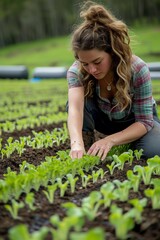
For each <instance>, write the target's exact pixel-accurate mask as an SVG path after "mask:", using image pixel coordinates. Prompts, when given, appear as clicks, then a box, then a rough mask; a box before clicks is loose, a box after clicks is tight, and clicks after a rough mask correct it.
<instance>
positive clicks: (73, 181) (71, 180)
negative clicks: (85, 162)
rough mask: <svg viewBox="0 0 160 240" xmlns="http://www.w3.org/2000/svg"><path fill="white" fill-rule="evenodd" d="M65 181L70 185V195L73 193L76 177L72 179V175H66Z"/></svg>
mask: <svg viewBox="0 0 160 240" xmlns="http://www.w3.org/2000/svg"><path fill="white" fill-rule="evenodd" d="M67 179H68V181H69V183H70V186H71V193H74V192H75V187H76V182H77V181H78V177H75V178H74V177H73V175H72V174H71V173H68V174H67Z"/></svg>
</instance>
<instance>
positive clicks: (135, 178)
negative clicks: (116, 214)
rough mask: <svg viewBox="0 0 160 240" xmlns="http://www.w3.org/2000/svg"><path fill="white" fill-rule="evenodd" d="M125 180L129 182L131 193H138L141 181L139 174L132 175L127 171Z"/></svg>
mask: <svg viewBox="0 0 160 240" xmlns="http://www.w3.org/2000/svg"><path fill="white" fill-rule="evenodd" d="M127 178H128V180H129V181H130V183H131V185H132V187H133V191H134V192H138V188H139V184H140V180H141V175H140V174H134V173H133V171H132V170H128V171H127Z"/></svg>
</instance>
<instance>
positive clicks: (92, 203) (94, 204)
mask: <svg viewBox="0 0 160 240" xmlns="http://www.w3.org/2000/svg"><path fill="white" fill-rule="evenodd" d="M101 197H102V195H101V193H100V192H98V191H93V192H91V193H90V195H89V196H88V197H85V198H83V200H82V209H83V212H84V213H85V215H86V217H87V218H88V219H89V220H91V221H92V220H93V219H94V218H95V217H96V216H97V212H98V209H99V207H100V206H101V205H102V204H103V203H104V200H102V199H101Z"/></svg>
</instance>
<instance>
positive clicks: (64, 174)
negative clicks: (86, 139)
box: [0, 79, 160, 240]
mask: <svg viewBox="0 0 160 240" xmlns="http://www.w3.org/2000/svg"><path fill="white" fill-rule="evenodd" d="M154 84H155V86H156V87H155V88H157V82H156V81H155V83H154ZM1 86H2V88H3V92H1V106H0V109H1V110H0V111H1V123H0V126H1V168H0V178H1V179H2V180H1V182H0V189H1V192H0V201H1V203H0V212H1V215H0V223H1V227H0V236H1V238H2V239H25V237H23V238H22V236H23V234H24V236H25V234H28V238H26V239H47V240H49V239H55V240H63V239H79V238H78V237H77V235H76V233H77V232H78V233H79V232H80V233H81V234H82V232H86V234H88V236H89V235H90V234H91V233H90V232H89V233H88V231H91V229H92V230H93V233H92V234H93V236H95V238H87V237H86V238H85V236H83V235H82V238H80V239H110V240H112V239H113V240H114V239H119V238H118V237H117V236H116V233H115V227H114V226H113V225H112V224H111V220H109V216H110V215H111V205H113V204H116V206H117V207H119V209H122V210H123V213H122V215H123V216H125V215H124V214H125V213H126V212H129V211H130V209H133V205H132V204H131V203H129V200H130V199H133V198H137V199H139V201H140V200H142V199H147V203H145V205H144V206H143V205H139V207H138V208H139V209H141V211H140V216H141V217H140V220H136V218H135V217H132V218H131V219H132V224H131V225H132V227H131V229H130V228H129V229H130V230H129V229H128V230H127V231H126V236H127V239H139V240H142V239H145V240H146V239H148V240H149V239H154V240H155V239H157V240H158V239H159V236H160V224H159V223H160V221H159V220H160V210H159V208H158V209H153V205H152V201H151V198H149V197H146V195H145V189H147V188H150V187H151V184H150V183H151V182H150V181H151V180H149V182H148V183H147V184H146V183H144V180H143V178H142V177H141V178H140V181H139V186H138V191H137V192H135V191H134V190H133V186H132V187H130V188H129V189H128V190H127V189H125V191H128V196H127V197H125V198H124V199H123V198H122V199H119V198H118V197H116V199H114V198H113V200H111V203H108V205H106V206H105V204H104V202H103V201H101V202H100V199H101V200H102V199H103V198H104V195H103V194H102V192H103V191H102V190H100V189H102V187H101V186H102V185H104V184H105V183H107V182H112V183H113V182H114V180H119V181H121V182H123V181H126V180H127V181H131V180H129V177H128V175H127V172H128V170H129V169H130V170H133V169H134V167H135V166H136V165H139V166H147V165H148V164H147V162H146V161H145V160H143V159H140V160H137V159H136V157H135V156H134V159H133V161H132V162H130V161H129V155H128V158H127V160H126V162H125V163H124V167H123V168H118V167H115V170H114V173H113V174H111V172H110V170H109V168H108V165H111V160H110V159H107V160H106V161H105V162H103V163H102V162H100V161H99V160H98V159H97V158H95V159H90V158H89V157H86V158H85V157H84V159H82V160H78V162H81V165H80V166H78V162H76V161H75V162H74V161H73V162H72V161H71V159H70V158H68V151H69V140H68V133H67V130H66V126H65V124H66V119H67V115H66V112H65V102H66V100H67V83H66V80H63V79H62V80H54V81H52V80H46V81H41V82H38V83H37V82H36V83H31V82H25V81H13V82H12V84H11V82H10V81H1ZM156 96H157V99H158V95H156ZM29 136H30V137H29ZM121 152H123V151H122V149H117V150H115V152H114V151H113V152H112V153H111V155H112V154H115V155H116V156H118V155H119V154H120V153H121ZM133 155H134V154H133ZM112 160H113V159H112ZM57 162H58V165H59V166H61V167H60V169H59V170H58V169H57V170H56V167H57ZM112 162H113V161H112ZM67 168H68V169H67ZM42 169H43V171H42ZM100 169H101V172H100ZM96 173H97V174H98V173H99V174H98V175H97V174H96ZM68 174H71V176H72V178H73V179H76V180H75V187H74V189H73V188H71V186H72V185H71V183H70V182H69V180H68V179H69V178H68ZM96 175H97V177H96ZM96 178H97V179H96ZM152 178H159V175H158V171H157V172H156V173H152ZM58 179H61V180H62V183H61V184H60V183H58V181H60V180H58ZM66 182H67V187H66V189H65V188H64V187H65V183H66ZM57 184H58V185H57ZM54 185H56V190H55V192H54V191H53V190H51V189H50V187H51V186H54ZM60 186H61V187H62V188H61V187H60ZM63 188H64V189H65V190H64V193H63V191H62V189H63ZM114 188H116V182H115V183H114ZM123 188H124V187H123ZM49 189H50V190H49ZM117 189H118V185H117ZM95 191H96V192H95ZM106 191H107V190H106ZM109 191H112V190H111V189H110V190H109ZM121 191H122V190H121ZM46 192H48V194H47V193H46ZM31 193H32V194H33V195H31ZM49 193H50V194H49ZM91 193H92V194H95V193H96V194H97V195H95V196H94V197H93V199H94V200H91V199H90V200H89V199H88V201H89V202H88V203H85V202H86V201H85V200H84V199H86V197H89V196H91ZM110 194H111V193H110ZM27 196H28V198H27ZM27 199H30V200H27ZM143 201H146V200H143ZM158 201H159V200H158ZM67 202H72V203H74V204H75V206H76V207H77V209H76V208H75V206H74V208H73V209H72V211H71V207H68V208H67V207H65V206H64V205H63V204H64V203H67ZM97 202H99V204H97ZM17 203H18V206H19V207H17V205H16V204H17ZM6 205H8V206H11V207H10V208H8V207H6ZM21 205H22V206H21ZM72 207H73V206H72ZM78 207H79V208H78ZM80 207H81V208H80ZM83 208H84V209H83ZM9 209H10V210H9ZM67 209H68V210H67ZM69 209H70V211H69ZM80 209H83V211H82V210H81V211H80ZM82 213H83V214H82ZM76 214H77V215H76ZM57 215H58V216H59V218H60V219H61V221H59V220H57V219H58V218H57V217H55V216H57ZM72 215H73V216H72ZM53 216H54V217H53ZM121 218H122V216H121V217H120V219H121ZM69 219H70V220H69ZM133 219H134V221H133ZM116 221H118V220H116ZM121 221H122V220H121ZM124 221H126V220H124ZM128 221H131V220H128ZM21 224H23V225H21ZM125 224H126V223H123V225H125ZM128 224H129V223H128ZM16 226H18V227H17V229H15V228H14V227H16ZM20 226H21V228H20ZM24 226H26V228H25V227H24ZM44 227H47V228H46V229H45V228H44ZM97 227H99V228H98V229H97ZM23 228H25V230H24V229H23ZM35 231H38V232H37V234H39V235H42V236H41V237H40V236H39V237H38V238H34V236H33V233H34V234H35ZM94 231H95V232H94ZM45 233H46V236H45ZM73 233H74V234H75V236H74V234H73ZM80 233H79V236H80V235H81V234H80ZM127 233H128V234H127ZM29 234H32V235H29ZM43 234H44V236H45V237H44V238H43ZM92 234H91V236H92ZM96 234H97V235H96ZM96 236H97V237H96ZM120 239H125V238H120Z"/></svg>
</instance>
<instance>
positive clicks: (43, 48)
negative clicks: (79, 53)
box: [0, 25, 160, 72]
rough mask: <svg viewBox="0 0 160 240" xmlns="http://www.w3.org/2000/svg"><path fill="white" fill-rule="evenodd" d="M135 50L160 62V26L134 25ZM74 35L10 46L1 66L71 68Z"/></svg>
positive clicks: (1, 53)
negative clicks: (72, 36) (72, 37)
mask: <svg viewBox="0 0 160 240" xmlns="http://www.w3.org/2000/svg"><path fill="white" fill-rule="evenodd" d="M130 35H131V38H132V39H133V40H132V42H131V47H132V49H133V52H134V53H135V54H136V55H138V56H140V57H141V58H143V59H144V61H146V62H151V61H160V47H159V42H160V27H158V26H157V25H155V26H143V27H142V26H141V27H139V26H138V27H135V28H131V32H130ZM70 39H71V38H70V36H66V37H57V38H50V39H45V40H39V41H34V42H29V43H22V44H17V45H12V46H8V47H6V48H3V49H1V50H0V65H25V66H26V67H28V69H29V70H30V72H31V71H32V70H33V69H34V68H35V67H40V66H65V67H69V66H70V65H71V64H72V62H73V61H74V56H73V53H72V51H71V44H70V41H71V40H70Z"/></svg>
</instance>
